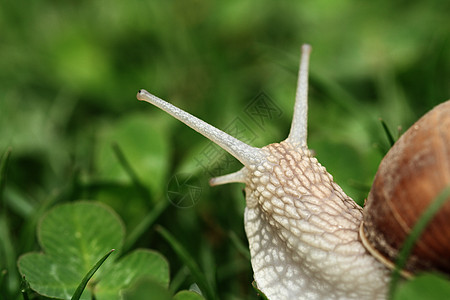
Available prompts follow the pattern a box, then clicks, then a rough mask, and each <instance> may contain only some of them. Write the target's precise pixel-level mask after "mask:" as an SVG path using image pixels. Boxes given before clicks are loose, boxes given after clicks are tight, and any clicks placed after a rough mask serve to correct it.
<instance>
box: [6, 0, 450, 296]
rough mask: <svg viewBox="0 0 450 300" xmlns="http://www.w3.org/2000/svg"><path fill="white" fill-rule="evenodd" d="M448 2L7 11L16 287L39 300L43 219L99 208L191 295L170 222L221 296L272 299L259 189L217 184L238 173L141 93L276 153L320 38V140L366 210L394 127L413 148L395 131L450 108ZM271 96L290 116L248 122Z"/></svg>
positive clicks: (9, 212) (52, 6) (10, 231)
mask: <svg viewBox="0 0 450 300" xmlns="http://www.w3.org/2000/svg"><path fill="white" fill-rule="evenodd" d="M449 9H450V7H449V4H448V1H439V0H433V1H425V2H423V1H422V2H419V1H416V2H410V3H408V4H406V3H402V2H392V1H387V0H386V1H377V2H373V3H364V4H361V3H360V2H357V1H354V0H351V1H345V2H343V1H340V2H336V3H330V2H326V1H303V2H295V3H290V2H272V1H268V0H263V1H228V2H224V3H215V2H212V1H207V0H200V1H162V0H161V1H159V0H158V1H146V2H142V1H134V0H133V1H127V2H126V4H125V2H121V1H117V0H112V1H108V2H107V3H104V2H101V1H88V2H79V3H77V4H74V3H69V2H58V3H54V2H50V1H40V2H36V3H28V4H27V7H26V8H24V7H23V4H21V3H19V2H17V1H12V0H6V1H5V3H4V4H3V5H2V10H1V11H0V155H3V158H5V157H6V155H9V159H8V168H7V173H6V175H7V176H6V180H5V176H2V181H1V182H2V185H1V186H4V188H3V190H2V194H1V198H0V199H1V201H0V210H1V211H0V218H1V220H0V233H1V238H0V240H1V244H0V270H7V273H6V274H5V275H4V273H3V272H2V273H1V274H2V275H1V276H0V294H1V295H2V296H3V295H4V298H5V299H14V300H15V299H22V296H21V295H20V278H19V276H18V273H17V271H16V270H15V265H16V260H17V258H18V257H19V256H20V255H21V254H23V253H25V252H28V251H35V250H39V247H38V244H37V242H36V240H35V235H36V234H35V232H36V224H37V221H38V220H39V218H40V217H41V216H42V214H44V213H45V212H46V211H48V209H49V208H51V207H53V206H54V205H57V204H59V203H64V202H71V201H77V200H79V199H88V200H96V201H101V202H104V203H105V204H107V205H109V206H111V207H112V208H113V209H114V210H115V211H116V212H118V214H120V216H121V218H122V219H123V220H124V222H125V225H126V227H127V231H128V232H130V233H131V234H130V235H129V236H131V240H129V241H127V247H128V248H129V249H130V250H131V249H134V248H138V247H146V248H151V249H156V250H158V251H160V252H161V253H163V254H164V256H165V257H166V258H167V259H168V261H169V262H170V267H171V274H174V276H175V275H176V278H177V281H174V282H177V285H178V286H179V287H180V288H189V287H190V286H191V285H192V284H193V283H194V282H195V280H194V279H195V278H193V277H192V276H191V275H189V273H188V274H187V275H185V274H186V268H185V263H184V262H183V260H181V259H180V258H179V257H178V255H177V254H176V253H175V252H174V251H173V250H172V248H171V247H170V245H169V244H168V243H167V242H166V240H165V239H164V238H163V237H162V236H161V235H159V234H157V233H156V232H155V230H154V228H153V224H159V225H161V226H162V227H163V228H166V229H167V231H168V232H170V233H171V235H172V236H174V237H176V238H177V240H178V242H179V243H180V244H182V245H183V247H184V248H185V249H186V251H187V252H188V253H189V254H190V256H192V259H193V260H194V261H195V263H196V265H197V266H198V267H199V268H200V269H201V270H202V271H203V272H204V276H205V277H206V279H207V280H208V282H214V285H215V287H216V288H215V289H216V293H217V295H218V297H219V298H220V299H257V296H256V293H255V292H254V290H253V288H252V286H251V282H252V272H251V267H250V263H249V261H248V258H247V255H246V252H245V248H244V249H242V248H243V247H242V243H243V244H244V246H245V244H246V238H245V233H244V231H243V210H244V207H245V203H244V197H243V196H242V187H243V186H240V185H229V186H220V187H214V188H211V187H209V186H207V182H208V180H209V178H210V177H211V176H212V175H214V176H215V175H220V174H224V173H226V172H228V171H235V170H237V169H238V168H239V164H238V163H237V162H236V161H229V160H228V159H229V157H228V158H227V157H224V156H223V155H224V154H223V152H216V150H215V149H211V148H210V144H209V143H208V142H207V141H206V140H205V139H204V138H203V137H201V136H199V135H198V134H196V133H195V132H193V131H192V130H190V129H188V128H186V127H185V126H184V125H182V124H180V123H178V122H177V121H175V120H172V119H171V118H170V117H169V116H166V115H165V114H163V113H162V112H161V111H159V110H157V109H155V108H153V107H151V106H148V105H145V104H144V103H141V102H138V101H137V100H136V99H135V95H136V93H137V91H138V90H139V89H140V88H145V89H147V90H149V91H150V92H152V93H155V94H156V95H158V96H160V97H162V98H163V99H167V100H168V101H170V102H172V103H174V104H176V105H177V106H179V107H181V108H184V109H186V110H187V111H189V112H191V113H193V114H194V115H196V116H198V117H200V118H202V119H203V120H205V121H207V122H209V123H211V124H213V125H215V126H217V127H218V128H229V129H230V130H231V129H233V128H238V129H239V128H241V129H242V128H246V129H248V130H247V131H246V132H247V135H246V136H244V138H246V139H247V140H249V141H250V140H251V144H252V145H255V146H263V145H265V144H268V143H270V142H276V141H280V140H282V139H284V138H285V137H286V135H287V132H288V130H289V124H290V119H291V115H292V107H293V100H294V94H295V84H296V74H297V66H298V59H299V51H300V45H301V44H302V43H305V42H307V43H309V44H311V45H312V46H313V52H312V58H311V66H310V67H311V92H310V112H309V138H308V143H309V146H310V148H312V149H314V150H315V152H316V153H317V157H318V159H319V161H320V162H321V163H322V164H323V165H325V166H326V167H327V169H328V171H329V172H330V173H331V174H332V175H333V176H334V178H335V180H336V181H337V182H338V184H339V185H341V186H342V187H343V189H344V190H345V191H346V192H347V193H348V194H349V195H350V196H351V197H353V198H354V199H355V200H356V201H357V202H358V203H360V204H362V203H363V201H364V199H365V197H366V196H367V193H368V191H369V188H370V185H371V182H372V180H373V176H374V174H375V172H376V170H377V166H378V164H379V162H380V160H381V158H382V157H383V155H384V153H385V152H386V151H387V149H388V148H389V147H390V145H389V141H388V139H387V138H386V135H385V133H384V129H383V126H382V125H381V124H380V122H379V118H382V119H383V120H384V122H385V124H386V126H387V127H389V128H390V132H393V135H394V138H396V137H397V136H396V134H395V132H396V130H395V128H397V127H399V126H400V127H401V128H402V129H401V131H404V130H406V128H408V127H409V126H410V125H411V124H412V123H413V122H414V121H415V120H417V119H418V118H419V117H420V116H421V115H423V114H424V113H425V112H426V111H428V110H429V109H431V108H432V107H433V106H435V105H437V104H438V103H440V102H443V101H445V100H447V99H448V98H449V92H450V91H449V86H448V82H450V74H449V72H450V71H449V70H450V54H449V53H450V49H449V48H450V45H449V31H448V25H447V23H448V21H447V19H448V13H447V12H448V11H449ZM261 92H262V93H263V94H261ZM259 95H264V97H267V99H270V101H271V103H273V104H274V105H275V106H274V107H275V108H276V109H277V112H279V113H278V114H276V115H268V116H266V117H264V118H259V119H258V118H252V117H251V116H249V114H248V113H247V112H248V110H247V111H246V108H248V107H249V105H251V104H252V103H254V102H252V101H253V100H254V99H255V98H256V97H257V96H259ZM236 120H237V121H236ZM233 126H235V127H233ZM239 126H241V127H239ZM112 145H116V146H112ZM8 149H11V150H10V151H11V152H8V151H9V150H8ZM4 153H10V154H4ZM211 155H214V159H212V158H211ZM3 161H6V160H3ZM179 174H190V175H192V176H191V177H190V178H191V179H190V180H192V181H190V183H192V184H193V186H195V187H196V189H195V194H193V195H195V197H196V198H195V199H196V202H195V205H192V206H183V207H181V206H178V207H177V206H175V205H172V204H171V203H170V202H169V201H168V192H169V191H170V190H168V187H170V188H171V189H172V187H173V185H171V184H173V180H174V178H178V177H177V176H178V175H179ZM190 191H191V192H194V191H193V190H190ZM172 192H173V191H172ZM155 211H156V212H155ZM230 232H232V233H233V234H230ZM239 241H240V243H239Z"/></svg>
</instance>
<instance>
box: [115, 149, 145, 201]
mask: <svg viewBox="0 0 450 300" xmlns="http://www.w3.org/2000/svg"><path fill="white" fill-rule="evenodd" d="M112 148H113V151H114V154H115V155H116V157H117V160H118V161H119V163H120V165H121V166H122V168H123V169H124V170H125V172H126V173H127V174H128V176H130V179H131V181H132V182H133V184H134V186H135V187H136V189H137V191H138V192H139V194H140V195H141V197H142V199H143V200H145V201H151V197H150V193H149V191H148V189H147V188H146V187H145V186H144V185H143V184H142V182H141V180H140V179H139V177H138V175H137V174H136V172H135V171H134V169H133V167H132V166H131V164H130V163H129V162H128V160H127V158H126V157H125V154H123V151H122V149H120V146H119V145H118V144H117V143H113V144H112Z"/></svg>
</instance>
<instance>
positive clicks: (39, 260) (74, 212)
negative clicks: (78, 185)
mask: <svg viewBox="0 0 450 300" xmlns="http://www.w3.org/2000/svg"><path fill="white" fill-rule="evenodd" d="M124 235H125V229H124V226H123V224H122V221H121V220H120V218H119V217H118V216H117V215H116V214H115V213H114V211H112V209H110V208H109V207H107V206H105V205H103V204H100V203H92V202H82V201H79V202H76V203H71V204H64V205H60V206H57V207H55V208H53V209H52V210H51V211H49V212H48V213H47V214H46V215H45V216H44V217H43V218H42V220H41V222H40V224H39V226H38V240H39V243H40V245H41V247H42V250H43V253H35V252H34V253H27V254H25V255H23V256H21V257H20V258H19V260H18V267H19V271H20V273H21V274H22V276H24V277H25V279H26V280H27V282H28V283H29V285H30V287H31V289H33V290H34V291H36V292H37V293H39V294H41V295H44V296H47V297H52V298H60V299H70V298H71V297H72V295H73V293H74V292H75V290H76V289H77V287H78V285H79V284H80V282H81V281H82V279H83V277H84V276H85V275H86V274H87V273H88V272H89V270H90V269H91V268H92V267H93V266H94V265H95V264H96V263H97V261H98V260H99V259H100V258H102V257H103V256H104V255H105V253H107V252H108V251H109V250H111V249H118V250H119V251H120V248H121V247H122V245H123V240H124ZM117 256H118V255H117V253H116V252H115V253H113V254H112V255H111V257H110V258H109V259H108V260H107V261H106V262H105V263H104V264H103V265H102V267H101V268H100V269H99V270H98V272H97V273H96V274H95V275H94V276H93V277H92V279H91V280H90V282H89V284H88V286H87V288H86V289H85V290H84V292H83V294H82V295H81V298H80V299H86V300H88V299H92V294H94V295H95V298H96V299H99V300H102V299H120V292H121V291H122V290H125V289H126V288H128V287H129V286H130V285H132V284H133V283H134V282H135V281H136V280H138V279H139V278H141V277H146V278H151V279H152V280H154V281H155V282H157V283H158V284H160V285H161V286H163V287H167V286H168V283H169V267H168V263H167V261H166V260H165V258H164V257H163V256H161V255H160V254H158V253H156V252H154V251H150V250H142V249H141V250H135V251H134V252H132V253H131V254H128V255H127V256H125V257H123V258H121V259H120V260H119V261H117V262H115V257H117Z"/></svg>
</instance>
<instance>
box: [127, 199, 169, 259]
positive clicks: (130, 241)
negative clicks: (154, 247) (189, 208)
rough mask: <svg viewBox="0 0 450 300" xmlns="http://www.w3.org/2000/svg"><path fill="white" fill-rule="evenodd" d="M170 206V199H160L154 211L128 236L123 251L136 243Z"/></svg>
mask: <svg viewBox="0 0 450 300" xmlns="http://www.w3.org/2000/svg"><path fill="white" fill-rule="evenodd" d="M168 206H169V201H160V202H158V204H156V205H155V207H153V209H152V211H151V212H150V213H149V214H148V215H147V216H146V217H145V218H144V219H142V220H141V222H139V224H138V225H137V226H136V228H134V230H133V231H132V232H130V234H129V235H128V237H127V238H126V240H125V242H124V245H123V247H122V253H125V252H127V251H128V250H129V249H131V247H132V246H133V245H134V244H135V243H136V241H137V240H138V239H139V238H140V237H141V236H142V235H143V234H144V232H145V231H147V229H148V228H150V226H152V225H153V224H154V222H155V221H156V219H158V217H159V216H160V215H161V214H162V213H163V212H164V211H165V210H166V208H167V207H168Z"/></svg>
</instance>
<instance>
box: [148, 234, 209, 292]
mask: <svg viewBox="0 0 450 300" xmlns="http://www.w3.org/2000/svg"><path fill="white" fill-rule="evenodd" d="M156 231H157V232H158V233H159V234H161V235H162V237H163V238H164V239H165V240H166V241H167V242H168V243H169V244H170V246H171V247H172V249H173V250H174V251H175V253H176V254H177V255H178V257H179V258H180V259H181V260H182V261H183V263H184V264H185V265H186V266H187V267H188V269H189V271H190V272H191V274H192V276H193V277H194V279H195V281H196V283H197V284H198V286H199V288H200V289H201V291H202V292H203V294H204V296H205V297H206V299H216V298H217V297H216V295H215V293H214V291H213V289H212V287H211V285H210V284H209V283H208V280H207V279H206V276H205V275H204V274H203V272H202V271H201V270H200V267H199V266H198V265H197V263H196V262H195V260H194V259H193V258H192V257H191V255H190V254H189V253H188V252H187V251H186V249H184V247H183V246H182V245H181V244H180V243H179V242H178V241H177V240H176V239H175V237H173V236H172V235H171V234H170V233H169V232H168V231H167V230H166V229H165V228H163V227H161V226H158V227H157V228H156Z"/></svg>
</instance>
